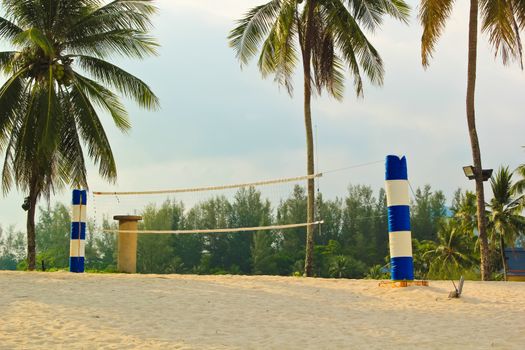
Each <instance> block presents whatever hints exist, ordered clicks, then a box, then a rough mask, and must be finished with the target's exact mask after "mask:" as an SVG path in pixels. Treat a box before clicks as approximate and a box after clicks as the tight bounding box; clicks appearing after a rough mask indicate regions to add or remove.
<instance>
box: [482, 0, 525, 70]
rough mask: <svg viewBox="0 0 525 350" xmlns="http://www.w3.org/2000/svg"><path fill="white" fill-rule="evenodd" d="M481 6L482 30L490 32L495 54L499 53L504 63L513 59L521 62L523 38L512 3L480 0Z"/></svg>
mask: <svg viewBox="0 0 525 350" xmlns="http://www.w3.org/2000/svg"><path fill="white" fill-rule="evenodd" d="M480 7H481V17H482V21H483V22H482V27H481V30H482V31H483V32H487V33H488V35H489V43H490V44H491V45H492V47H493V48H494V54H495V56H497V55H498V54H499V55H500V56H501V59H502V61H503V64H507V63H509V61H511V60H518V61H520V62H521V58H522V47H521V40H520V34H519V28H518V25H517V23H516V19H515V16H514V11H513V10H514V9H513V7H512V3H511V2H510V1H508V0H480Z"/></svg>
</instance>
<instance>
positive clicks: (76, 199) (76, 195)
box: [73, 190, 87, 205]
mask: <svg viewBox="0 0 525 350" xmlns="http://www.w3.org/2000/svg"><path fill="white" fill-rule="evenodd" d="M79 204H82V205H86V204H87V192H86V190H73V205H79Z"/></svg>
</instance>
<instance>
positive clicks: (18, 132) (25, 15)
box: [0, 0, 158, 270]
mask: <svg viewBox="0 0 525 350" xmlns="http://www.w3.org/2000/svg"><path fill="white" fill-rule="evenodd" d="M0 4H1V7H2V10H3V16H2V17H0V38H1V39H3V40H4V41H5V42H6V43H7V44H9V45H10V46H11V47H13V50H11V51H6V52H0V69H1V70H2V72H3V73H4V74H5V75H7V81H6V82H5V83H4V85H3V86H2V87H1V88H0V152H5V160H4V166H3V172H2V185H3V190H4V193H6V192H8V191H10V190H11V189H12V187H13V186H16V188H17V189H18V190H20V191H23V192H25V193H27V194H28V198H27V203H26V205H27V206H26V209H28V214H27V245H28V266H29V269H31V270H32V269H34V268H35V221H34V220H35V212H36V204H37V201H38V199H39V198H40V197H41V196H47V197H49V196H50V195H51V194H52V193H53V192H54V191H55V190H57V189H61V188H63V187H64V186H66V185H73V186H82V187H87V185H88V184H87V180H86V166H85V158H84V152H87V154H88V156H89V158H91V159H92V160H93V162H94V163H95V164H96V165H98V167H99V173H100V175H101V176H102V177H103V178H105V179H107V180H114V179H115V178H116V176H117V170H116V166H115V160H114V158H113V153H112V151H111V146H110V143H109V140H108V138H107V136H106V134H105V131H104V128H103V125H102V123H101V120H100V117H99V113H100V112H105V113H107V114H109V115H110V116H111V118H112V120H113V122H114V123H115V125H116V126H117V127H118V128H119V129H120V130H122V131H123V132H125V131H127V130H129V128H130V122H129V120H128V114H127V112H126V109H125V108H124V105H123V104H122V102H121V100H120V97H119V96H118V95H117V94H116V92H118V93H121V94H122V95H124V96H125V97H128V98H130V99H132V100H134V101H136V102H137V103H138V104H139V105H140V106H141V107H144V108H147V109H154V108H156V107H158V99H157V97H156V96H155V95H154V94H153V92H152V91H151V90H150V88H149V87H148V86H147V85H146V84H145V83H144V82H142V81H141V80H140V79H138V78H136V77H135V76H133V75H131V74H130V73H128V72H126V71H124V70H122V69H121V68H119V67H117V66H115V65H113V64H111V63H110V62H108V61H107V59H108V58H110V57H113V56H115V55H120V56H124V57H131V58H144V57H146V56H148V55H152V54H155V50H156V46H157V44H156V43H155V41H154V40H153V39H152V38H151V37H150V36H148V34H147V32H148V30H149V28H150V26H151V22H150V16H151V15H152V14H153V13H154V12H155V11H156V8H155V7H154V6H153V5H152V2H151V1H150V0H115V1H112V2H110V3H107V2H103V1H102V0H76V1H66V0H24V1H21V0H1V2H0ZM112 89H113V91H112ZM114 91H116V92H114Z"/></svg>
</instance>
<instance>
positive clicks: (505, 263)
mask: <svg viewBox="0 0 525 350" xmlns="http://www.w3.org/2000/svg"><path fill="white" fill-rule="evenodd" d="M499 246H500V252H501V262H502V263H503V280H504V281H507V259H506V256H505V240H504V239H503V235H501V234H500V235H499Z"/></svg>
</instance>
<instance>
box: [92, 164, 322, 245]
mask: <svg viewBox="0 0 525 350" xmlns="http://www.w3.org/2000/svg"><path fill="white" fill-rule="evenodd" d="M322 176H323V175H322V174H321V173H318V174H313V175H305V176H297V177H288V178H279V179H271V180H263V181H254V182H244V183H237V184H227V185H214V186H203V187H191V188H175V189H161V190H148V191H106V192H103V191H95V192H92V198H93V200H92V207H93V209H92V215H93V218H94V221H95V222H96V223H98V225H94V226H95V227H99V228H98V229H97V231H99V232H103V233H119V232H121V233H126V232H127V230H123V229H119V228H117V227H116V224H115V223H112V222H111V218H113V217H116V216H122V215H135V216H140V217H141V218H142V221H141V222H140V224H139V228H138V231H135V230H133V232H137V233H141V234H175V235H183V234H214V233H242V232H258V231H273V232H276V231H283V230H290V229H299V228H305V227H308V226H316V225H320V224H322V223H323V220H322V218H319V217H316V218H315V220H314V222H307V220H306V207H304V205H303V202H304V199H305V198H306V192H305V190H304V185H305V182H306V181H308V180H311V179H312V180H314V181H317V180H318V179H319V178H321V177H322ZM303 207H304V208H303ZM283 212H284V213H283ZM100 224H101V225H100Z"/></svg>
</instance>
